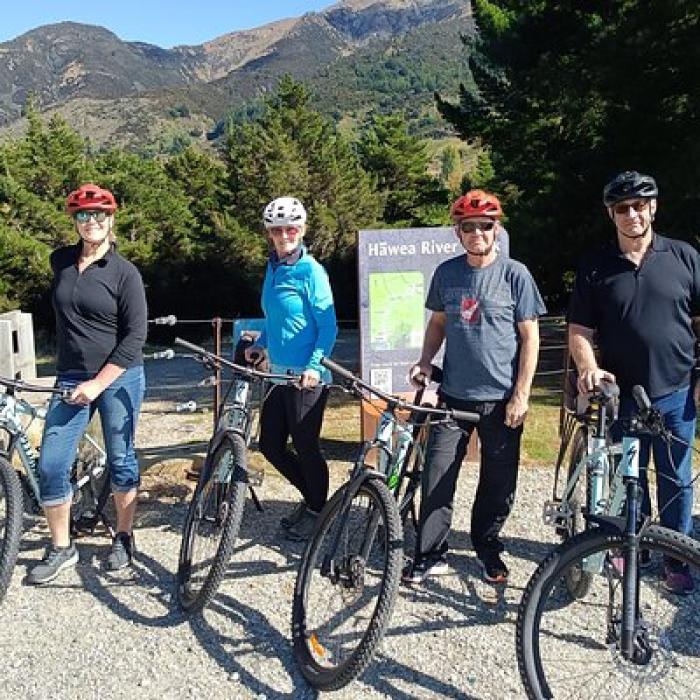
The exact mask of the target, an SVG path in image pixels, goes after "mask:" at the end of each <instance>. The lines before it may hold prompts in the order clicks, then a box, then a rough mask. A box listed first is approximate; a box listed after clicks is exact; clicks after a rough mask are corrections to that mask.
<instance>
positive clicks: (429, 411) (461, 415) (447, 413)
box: [321, 357, 481, 423]
mask: <svg viewBox="0 0 700 700" xmlns="http://www.w3.org/2000/svg"><path fill="white" fill-rule="evenodd" d="M321 364H322V365H323V366H324V367H326V368H327V369H329V370H330V371H331V372H333V374H336V375H338V376H339V377H342V378H343V379H345V380H346V381H347V382H349V383H350V388H351V389H354V390H355V392H356V393H357V392H358V387H359V388H361V389H364V390H365V391H368V392H369V393H370V394H374V395H375V396H377V397H379V398H380V399H383V400H384V401H386V402H387V403H389V404H392V405H394V406H396V407H397V408H402V409H405V410H409V411H414V412H415V413H423V414H425V415H431V416H444V417H446V418H450V419H452V420H454V421H464V422H466V423H478V422H479V420H480V418H481V416H480V415H479V414H478V413H471V412H469V411H459V410H457V409H453V408H433V407H432V406H418V405H416V404H413V403H410V402H408V401H406V400H405V399H402V398H400V397H398V396H394V395H393V394H389V393H387V392H385V391H382V390H381V389H379V388H378V387H376V386H372V384H369V383H367V382H365V381H364V380H363V379H360V377H358V376H357V375H355V374H353V373H352V372H350V371H349V370H347V369H345V367H343V366H342V365H339V364H338V363H337V362H333V360H331V359H330V358H328V357H323V358H321Z"/></svg>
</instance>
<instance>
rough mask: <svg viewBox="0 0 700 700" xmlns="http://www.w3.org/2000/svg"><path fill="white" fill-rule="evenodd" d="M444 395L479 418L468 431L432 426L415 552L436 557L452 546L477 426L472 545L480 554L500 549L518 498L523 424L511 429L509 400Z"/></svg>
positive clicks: (446, 401) (448, 403) (466, 427)
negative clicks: (462, 474)
mask: <svg viewBox="0 0 700 700" xmlns="http://www.w3.org/2000/svg"><path fill="white" fill-rule="evenodd" d="M443 400H444V404H445V405H446V406H448V407H450V408H457V409H461V410H464V411H473V412H475V413H478V414H480V415H481V420H480V421H479V423H478V424H477V425H476V426H473V425H470V424H467V423H463V424H460V427H461V428H463V429H464V430H466V431H467V432H466V434H465V432H462V430H458V429H457V428H455V427H451V426H447V425H436V426H435V427H434V428H433V429H432V431H431V435H430V439H429V441H428V450H427V458H426V465H425V469H424V471H423V482H422V498H421V509H420V518H419V536H418V541H417V544H416V546H417V552H416V556H417V557H425V556H438V555H441V554H444V553H445V552H447V550H448V543H447V537H448V535H449V532H450V527H451V525H452V513H453V504H454V494H455V489H456V487H457V476H458V475H459V469H460V467H461V466H462V460H463V459H464V455H465V452H466V449H467V444H468V441H469V435H470V434H471V432H472V431H473V430H474V429H476V431H477V434H478V436H479V440H480V441H481V464H480V467H479V485H478V487H477V491H476V498H475V500H474V507H473V508H472V517H471V538H472V544H473V545H474V549H475V551H476V554H477V556H478V557H479V558H483V557H484V556H488V555H489V554H492V553H499V552H502V551H503V544H502V543H501V541H500V540H499V539H498V535H499V533H500V531H501V528H502V527H503V524H504V523H505V521H506V518H507V517H508V515H509V513H510V511H511V508H512V506H513V502H514V501H515V488H516V484H517V480H518V464H519V461H520V438H521V436H522V432H523V427H522V425H521V426H519V427H518V428H509V427H507V426H506V425H505V424H504V422H503V420H504V418H505V407H506V403H507V401H506V400H503V401H495V402H494V401H486V402H481V401H459V400H457V399H452V398H450V397H446V396H445V397H443Z"/></svg>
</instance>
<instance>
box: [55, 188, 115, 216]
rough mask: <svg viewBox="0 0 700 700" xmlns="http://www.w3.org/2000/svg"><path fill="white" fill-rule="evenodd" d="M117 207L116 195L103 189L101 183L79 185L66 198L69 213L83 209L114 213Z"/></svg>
mask: <svg viewBox="0 0 700 700" xmlns="http://www.w3.org/2000/svg"><path fill="white" fill-rule="evenodd" d="M116 208H117V202H116V200H115V199H114V195H113V194H112V193H111V192H110V191H109V190H105V189H102V188H101V187H100V186H99V185H93V184H92V183H90V182H88V183H86V184H84V185H81V186H80V187H78V189H77V190H74V191H73V192H71V193H70V194H69V195H68V199H66V211H67V212H68V213H69V214H75V212H77V211H80V210H82V209H90V210H91V211H105V212H107V213H108V214H114V212H115V210H116Z"/></svg>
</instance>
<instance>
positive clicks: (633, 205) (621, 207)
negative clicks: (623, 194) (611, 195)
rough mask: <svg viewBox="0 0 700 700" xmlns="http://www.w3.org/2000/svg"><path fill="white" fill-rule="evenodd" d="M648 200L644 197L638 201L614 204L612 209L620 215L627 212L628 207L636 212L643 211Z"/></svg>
mask: <svg viewBox="0 0 700 700" xmlns="http://www.w3.org/2000/svg"><path fill="white" fill-rule="evenodd" d="M647 203H648V201H647V200H646V199H641V200H639V201H638V202H630V203H629V204H616V205H615V206H614V207H613V211H614V212H615V213H616V214H619V215H620V216H622V215H623V214H628V213H629V210H630V209H634V211H636V212H640V211H644V209H645V208H646V206H647Z"/></svg>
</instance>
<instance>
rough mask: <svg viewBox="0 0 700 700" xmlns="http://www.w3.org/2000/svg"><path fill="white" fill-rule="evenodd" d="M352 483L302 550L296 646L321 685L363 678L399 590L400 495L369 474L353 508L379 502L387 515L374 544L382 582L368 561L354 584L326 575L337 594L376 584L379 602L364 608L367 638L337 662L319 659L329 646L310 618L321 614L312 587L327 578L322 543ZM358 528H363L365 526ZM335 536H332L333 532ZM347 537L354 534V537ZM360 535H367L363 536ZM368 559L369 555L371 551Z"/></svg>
mask: <svg viewBox="0 0 700 700" xmlns="http://www.w3.org/2000/svg"><path fill="white" fill-rule="evenodd" d="M346 488H347V485H346V486H343V487H341V488H340V489H339V490H338V491H337V492H336V493H335V494H334V495H333V497H332V498H331V499H330V501H329V502H328V503H327V504H326V506H325V508H324V509H323V511H322V512H321V514H320V515H319V520H318V523H317V525H316V528H315V530H314V533H313V535H312V537H311V539H310V540H309V542H308V544H307V546H306V549H305V551H304V554H303V556H302V560H301V564H300V567H299V573H298V575H297V581H296V586H295V590H294V601H293V606H292V637H293V642H294V652H295V655H296V659H297V662H298V664H299V668H300V669H301V672H302V674H303V675H304V677H305V678H306V680H307V681H308V682H309V683H310V685H312V686H313V687H314V688H316V689H318V690H338V689H340V688H342V687H344V686H345V685H347V684H348V683H350V682H351V681H352V680H354V679H355V678H357V677H358V676H359V675H360V674H361V673H362V672H363V671H364V670H365V669H366V668H367V666H368V665H369V664H370V662H371V661H372V658H373V656H374V654H375V651H376V650H377V648H378V646H379V644H380V642H381V640H382V638H383V636H384V632H385V631H386V627H387V625H388V623H389V620H390V618H391V613H392V610H393V607H394V603H395V601H396V597H397V595H398V591H399V584H400V576H401V566H402V563H403V545H402V531H401V521H400V518H399V513H398V507H397V503H396V500H395V498H394V497H393V495H392V493H391V492H390V491H389V489H388V488H387V486H386V485H385V484H384V482H383V481H380V480H379V479H368V480H367V481H365V482H364V484H363V485H362V486H361V487H360V490H359V491H358V493H357V494H356V495H355V497H354V498H353V500H352V502H351V514H352V515H353V516H354V514H355V512H357V513H358V514H361V513H362V512H363V508H366V511H367V512H368V513H369V512H372V511H371V508H377V509H378V510H377V513H378V514H379V517H381V518H382V519H383V521H382V523H381V525H379V526H378V527H379V528H383V531H382V533H381V534H380V533H379V531H377V533H376V534H375V535H374V536H373V537H371V538H370V539H371V542H372V545H374V544H376V545H377V547H378V554H379V557H378V564H379V566H381V571H378V572H377V574H376V575H375V578H376V579H378V583H377V584H376V585H375V586H370V585H368V583H367V582H368V580H369V578H370V576H371V571H370V570H371V569H372V570H373V569H374V567H371V566H369V565H367V563H368V562H367V561H365V562H364V563H363V568H362V581H361V582H357V583H355V582H353V584H352V585H348V586H346V587H345V589H343V588H342V587H341V586H342V585H343V584H342V583H340V582H335V583H333V582H331V581H330V578H329V577H326V578H325V581H326V582H328V583H329V585H330V586H332V588H331V590H332V591H333V596H334V597H335V596H339V597H343V595H344V594H346V595H348V596H351V595H353V594H355V593H357V591H358V590H359V591H360V594H362V593H364V592H365V590H370V589H372V588H374V589H376V590H377V596H376V602H374V603H373V604H372V603H370V604H369V605H368V607H369V608H371V611H369V610H367V612H366V613H364V614H362V616H361V618H362V619H363V620H367V619H369V623H368V624H367V625H366V629H364V632H362V631H360V632H357V634H361V635H362V636H361V639H360V640H359V642H358V643H357V644H356V645H355V646H354V648H352V650H351V651H350V652H349V654H348V655H347V657H345V658H343V659H342V660H340V654H336V656H337V658H338V659H339V662H338V663H337V664H334V663H331V662H330V661H329V660H328V659H327V658H325V659H322V660H319V658H318V657H319V649H322V650H323V651H325V650H326V649H327V647H326V648H324V647H323V643H322V642H320V641H319V638H318V635H317V630H318V629H319V628H316V627H314V625H313V624H312V621H311V620H310V618H314V617H315V613H314V611H313V609H312V606H311V605H310V604H309V591H310V588H311V586H312V585H314V583H315V581H316V580H319V581H322V580H323V577H322V576H321V574H320V573H319V571H318V568H317V567H318V566H319V565H320V563H321V560H322V558H323V553H322V545H323V543H324V539H325V536H326V535H329V534H331V533H332V532H333V531H334V528H333V529H332V526H333V524H334V523H335V522H336V519H337V518H338V517H339V516H341V515H342V513H341V505H342V502H343V496H344V494H345V490H346ZM363 497H364V498H367V499H368V503H370V502H371V505H368V506H364V505H360V499H361V498H363ZM356 499H357V503H358V506H357V507H356V510H352V509H355V505H354V504H355V503H356ZM349 522H351V516H348V518H347V519H346V520H345V521H344V530H343V532H341V546H340V547H339V548H338V549H340V550H342V549H343V546H344V545H343V543H344V542H346V536H347V533H348V532H349V531H350V529H351V528H350V525H348V523H349ZM357 532H360V529H359V528H358V530H357ZM330 539H332V537H329V540H330ZM347 539H348V540H349V537H347ZM360 539H362V536H361V537H360ZM370 555H371V552H370ZM335 558H338V559H339V561H338V563H339V566H340V564H341V563H342V562H341V561H340V555H339V553H338V552H336V557H335ZM335 558H334V560H335ZM345 558H346V559H348V560H351V559H352V560H353V561H356V560H355V559H354V557H353V556H346V557H345ZM366 559H367V560H369V559H370V557H367V558H366ZM373 561H374V560H373ZM347 564H348V567H347V568H348V570H350V566H349V561H348V562H347ZM353 585H354V588H353ZM354 602H356V601H353V602H351V603H350V604H349V605H347V606H346V608H347V609H348V610H351V608H352V606H353V604H354ZM329 603H330V601H329ZM331 620H332V622H333V623H334V624H338V625H339V626H342V622H341V621H340V617H339V616H336V615H335V614H333V615H332V617H331ZM352 629H353V632H355V631H356V627H353V628H352ZM322 639H323V642H326V638H325V637H323V636H322ZM341 639H342V640H343V641H341V642H336V644H342V643H344V642H345V639H346V638H345V637H343V636H342V635H341ZM336 650H337V647H336ZM322 655H323V654H322Z"/></svg>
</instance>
